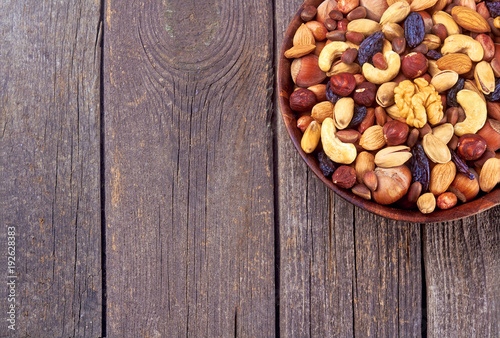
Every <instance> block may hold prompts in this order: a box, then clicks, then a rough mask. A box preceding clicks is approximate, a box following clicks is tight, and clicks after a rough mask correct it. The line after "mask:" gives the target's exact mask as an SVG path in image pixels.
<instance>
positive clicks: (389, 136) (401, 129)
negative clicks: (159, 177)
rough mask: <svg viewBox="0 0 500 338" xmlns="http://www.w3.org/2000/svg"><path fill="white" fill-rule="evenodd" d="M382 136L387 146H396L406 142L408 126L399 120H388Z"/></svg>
mask: <svg viewBox="0 0 500 338" xmlns="http://www.w3.org/2000/svg"><path fill="white" fill-rule="evenodd" d="M383 130H384V138H385V140H386V141H387V145H388V146H397V145H400V144H403V143H405V142H406V139H407V138H408V134H409V132H410V127H409V126H408V124H406V123H403V122H400V121H390V122H387V123H386V124H385V125H384V129H383Z"/></svg>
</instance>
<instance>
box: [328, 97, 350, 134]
mask: <svg viewBox="0 0 500 338" xmlns="http://www.w3.org/2000/svg"><path fill="white" fill-rule="evenodd" d="M353 114H354V100H353V99H352V98H350V97H343V98H341V99H340V100H338V101H337V103H336V104H335V108H334V109H333V116H334V118H335V127H337V128H338V129H345V128H346V127H347V126H348V125H349V122H351V120H352V117H353Z"/></svg>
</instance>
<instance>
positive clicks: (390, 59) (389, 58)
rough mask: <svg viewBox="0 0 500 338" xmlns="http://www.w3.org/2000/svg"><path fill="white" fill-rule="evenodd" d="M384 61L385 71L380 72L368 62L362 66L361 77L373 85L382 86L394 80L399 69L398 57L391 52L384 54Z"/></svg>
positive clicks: (380, 70) (399, 60) (399, 61)
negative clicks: (385, 63) (385, 64)
mask: <svg viewBox="0 0 500 338" xmlns="http://www.w3.org/2000/svg"><path fill="white" fill-rule="evenodd" d="M384 59H385V61H386V62H387V66H388V67H387V69H386V70H382V69H378V68H375V67H374V66H373V65H371V64H369V63H368V62H367V63H365V64H364V65H363V75H364V77H365V79H367V80H368V81H370V82H371V83H374V84H378V85H379V84H382V83H384V82H389V81H391V80H392V79H394V78H395V77H396V76H397V75H398V73H399V69H400V68H401V59H400V57H399V55H398V54H397V53H395V52H393V51H389V52H386V53H385V54H384Z"/></svg>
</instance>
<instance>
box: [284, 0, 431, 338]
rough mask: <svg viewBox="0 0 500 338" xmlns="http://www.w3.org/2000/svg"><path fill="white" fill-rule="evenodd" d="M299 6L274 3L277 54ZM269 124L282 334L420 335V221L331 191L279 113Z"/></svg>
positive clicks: (288, 335)
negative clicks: (273, 136)
mask: <svg viewBox="0 0 500 338" xmlns="http://www.w3.org/2000/svg"><path fill="white" fill-rule="evenodd" d="M310 2H312V3H316V4H317V3H320V1H310ZM301 4H302V1H299V0H297V1H275V12H276V16H275V21H276V36H275V38H276V50H275V53H276V58H278V57H279V51H280V48H281V41H282V38H283V35H284V33H285V30H286V28H287V26H288V24H289V22H290V20H291V18H292V17H293V15H294V14H295V13H296V11H297V10H298V8H299V7H300V5H301ZM276 114H279V111H276ZM275 123H276V130H277V154H278V156H277V158H278V166H277V172H278V174H277V177H278V197H277V198H278V206H279V212H278V216H279V218H278V220H279V221H278V224H279V229H280V246H281V250H280V299H279V307H280V318H279V325H280V332H281V334H282V335H283V336H284V337H295V336H318V337H333V336H335V337H349V336H353V335H359V336H368V335H369V334H371V335H379V336H397V335H400V336H418V335H420V332H421V317H422V302H421V299H422V271H421V238H420V227H419V225H418V224H417V225H412V224H407V223H398V222H391V221H387V220H385V219H383V218H381V217H377V216H374V215H372V214H370V213H367V212H365V211H362V210H359V209H355V208H354V207H353V206H352V205H351V204H350V203H347V202H346V201H344V200H343V199H342V198H340V197H338V196H336V195H335V194H334V193H333V192H331V191H329V190H328V188H326V187H325V185H324V184H323V183H322V182H321V181H320V180H319V179H317V178H316V176H315V175H314V174H313V173H312V171H310V170H308V168H307V166H306V165H305V163H304V161H303V160H302V159H301V157H300V155H299V154H298V152H297V151H296V149H295V148H294V147H293V144H292V142H291V141H290V138H289V136H288V134H287V131H286V129H285V126H284V123H283V122H282V121H281V116H279V115H278V116H277V118H276V122H275Z"/></svg>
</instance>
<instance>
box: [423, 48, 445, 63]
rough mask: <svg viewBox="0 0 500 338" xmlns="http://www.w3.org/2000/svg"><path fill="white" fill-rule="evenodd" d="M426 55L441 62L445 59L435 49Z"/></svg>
mask: <svg viewBox="0 0 500 338" xmlns="http://www.w3.org/2000/svg"><path fill="white" fill-rule="evenodd" d="M426 55H427V56H428V57H429V58H431V59H433V60H439V59H441V58H442V57H443V54H441V53H440V52H438V51H437V50H435V49H431V50H430V51H428V52H427V54H426Z"/></svg>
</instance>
